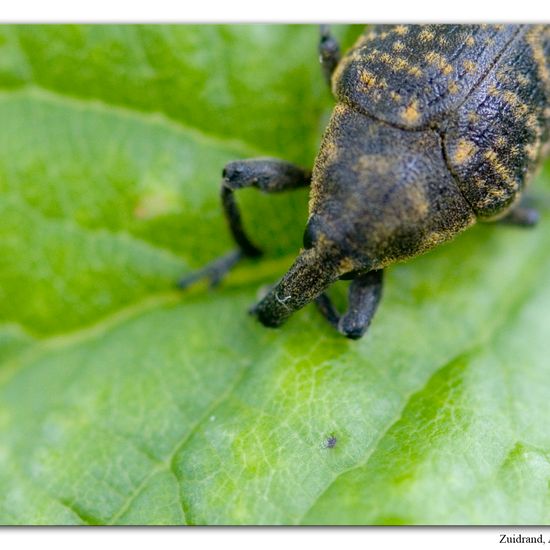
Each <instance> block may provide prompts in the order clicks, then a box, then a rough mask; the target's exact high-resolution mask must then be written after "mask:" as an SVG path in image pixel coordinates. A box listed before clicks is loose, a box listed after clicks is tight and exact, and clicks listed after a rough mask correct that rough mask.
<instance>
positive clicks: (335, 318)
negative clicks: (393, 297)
mask: <svg viewBox="0 0 550 550" xmlns="http://www.w3.org/2000/svg"><path fill="white" fill-rule="evenodd" d="M382 274H383V271H382V270H381V269H379V270H376V271H369V272H368V273H365V274H364V275H360V276H358V277H356V278H355V279H354V280H353V281H352V282H351V285H350V287H349V293H348V301H349V303H348V310H347V311H346V313H345V314H344V315H342V316H341V317H340V316H339V315H338V312H337V311H336V309H335V308H334V306H333V305H332V303H331V301H330V298H329V297H328V296H327V295H326V294H324V293H323V294H321V295H320V296H319V297H318V298H317V299H316V300H315V303H316V304H317V308H318V309H319V311H320V312H321V313H322V314H323V316H324V317H325V318H326V319H327V320H328V322H329V323H330V324H331V325H332V326H333V327H334V328H336V329H337V330H338V331H339V332H341V333H342V334H343V335H344V336H347V337H348V338H351V339H353V340H356V339H358V338H361V336H363V334H365V331H366V330H367V328H368V327H369V325H370V322H371V321H372V318H373V317H374V314H375V313H376V309H377V307H378V304H379V302H380V298H381V296H382V280H383V277H382Z"/></svg>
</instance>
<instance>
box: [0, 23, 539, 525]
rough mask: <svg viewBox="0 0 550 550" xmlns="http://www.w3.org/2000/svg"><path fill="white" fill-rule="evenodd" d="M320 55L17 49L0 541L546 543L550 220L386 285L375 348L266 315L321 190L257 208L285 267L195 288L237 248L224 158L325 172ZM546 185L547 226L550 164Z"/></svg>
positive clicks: (166, 31) (2, 57) (459, 248)
mask: <svg viewBox="0 0 550 550" xmlns="http://www.w3.org/2000/svg"><path fill="white" fill-rule="evenodd" d="M337 31H338V33H339V35H340V36H341V37H342V38H343V39H344V43H346V44H349V43H350V42H351V41H352V40H353V37H354V36H355V35H357V32H358V31H357V29H356V28H353V27H352V28H348V27H341V28H339V29H337ZM316 40H317V29H316V28H315V27H309V26H259V25H252V26H225V27H224V26H179V27H178V26H25V27H17V26H3V27H0V120H1V121H2V124H1V125H0V214H1V215H0V523H4V524H10V523H16V524H81V523H84V524H179V523H187V524H298V523H305V524H311V523H313V524H331V523H344V524H346V523H357V524H378V523H382V524H395V523H407V524H427V523H428V524H461V523H465V524H478V523H484V524H487V523H502V524H522V523H534V524H545V523H548V521H550V517H549V516H550V512H549V510H550V506H549V504H550V502H549V493H548V485H549V482H550V433H549V432H548V430H547V428H546V424H547V418H548V417H549V416H550V384H549V383H548V378H549V376H548V375H549V374H550V367H549V364H548V356H549V353H548V352H549V351H550V350H549V344H548V337H547V333H548V327H549V326H550V313H549V312H550V284H549V281H550V257H549V256H548V254H547V251H548V250H549V248H550V215H549V214H548V213H547V212H546V210H543V216H542V221H541V223H540V225H539V226H538V227H537V228H536V229H534V230H531V231H522V230H518V229H514V228H510V227H502V226H496V225H493V226H489V225H486V226H479V227H476V228H474V229H472V230H470V231H469V232H467V233H465V234H463V235H461V236H460V237H458V238H457V239H456V240H455V241H454V242H453V243H450V244H447V245H445V246H442V247H440V248H439V249H437V250H435V251H433V252H431V253H430V254H427V255H425V256H423V257H420V258H417V259H415V260H413V261H410V262H408V263H407V264H402V265H398V266H394V267H393V268H391V269H390V270H389V272H388V276H387V279H386V287H385V296H384V300H383V302H382V305H381V307H380V310H379V313H378V314H377V317H376V319H375V322H374V323H373V325H372V327H371V329H370V332H369V334H368V335H367V337H366V338H364V339H363V340H360V341H357V342H353V341H348V340H346V339H344V338H343V337H341V336H339V335H337V334H335V333H334V332H333V331H332V330H331V328H330V327H328V326H327V325H326V323H325V322H324V321H323V320H322V319H321V318H320V317H319V315H318V314H317V312H316V311H315V310H314V308H313V307H307V308H305V309H304V310H303V311H301V312H299V313H298V314H296V315H295V316H293V318H292V319H291V320H290V321H289V322H288V323H287V324H286V325H285V326H284V327H283V328H282V329H280V330H278V331H271V330H267V329H264V328H263V327H261V326H260V325H259V324H257V323H256V322H255V321H254V320H253V319H251V318H249V316H247V315H246V310H247V308H248V307H249V306H250V305H251V304H252V303H254V301H255V300H256V299H257V294H258V291H259V289H260V288H261V287H262V286H263V285H265V284H269V283H272V282H273V281H275V280H276V279H277V278H278V277H280V276H281V275H282V274H283V273H284V271H285V270H286V269H287V267H288V266H289V264H290V263H291V261H292V257H293V255H294V254H295V253H296V251H297V250H298V248H299V246H300V241H301V234H302V231H303V227H304V223H305V220H306V217H307V193H306V192H302V191H300V192H297V193H295V194H290V195H281V196H272V197H266V196H262V195H260V194H258V193H255V192H254V191H251V192H248V191H244V192H243V193H242V194H241V196H239V198H238V200H239V202H240V204H241V205H242V208H243V212H244V217H245V223H246V225H247V226H248V227H250V228H253V231H251V232H252V233H253V235H254V237H255V241H256V242H258V243H261V245H262V246H263V247H264V249H265V250H266V258H265V259H263V260H261V261H259V262H252V261H250V262H248V263H243V264H242V266H239V267H238V268H237V269H236V270H235V271H234V272H233V273H232V274H231V275H230V276H229V277H228V279H227V280H226V281H225V282H224V284H223V285H222V287H220V288H219V289H217V290H215V291H210V292H209V291H207V290H206V289H205V288H204V287H202V286H199V287H197V288H196V289H192V290H190V291H188V292H186V293H180V292H178V291H176V290H175V289H174V283H175V281H176V280H177V278H178V277H179V276H180V275H182V274H184V273H186V272H189V271H191V270H192V269H194V268H196V267H198V266H201V265H203V264H204V263H205V262H207V261H209V260H211V259H213V258H215V257H216V256H218V255H220V254H222V253H224V252H225V251H227V250H229V249H230V248H231V246H232V243H231V240H230V238H229V236H228V234H227V230H226V227H225V223H224V220H223V217H222V214H221V211H220V208H219V204H218V202H219V198H218V186H219V179H220V171H221V168H222V167H223V165H224V164H225V163H226V162H228V161H230V160H234V159H236V158H246V157H250V156H258V155H261V156H265V155H269V156H278V157H281V158H285V159H288V160H291V161H294V162H298V163H300V164H302V165H304V166H309V165H311V164H312V162H313V159H314V156H315V153H316V148H317V146H318V143H319V139H320V135H321V133H322V129H323V126H324V124H325V123H326V120H327V116H328V113H329V112H330V108H331V106H332V104H333V102H332V99H331V97H330V95H329V93H328V92H327V90H326V87H325V85H324V83H323V81H322V77H321V74H320V71H319V67H318V65H317V62H316V57H317V53H316ZM535 189H536V190H537V193H538V195H539V200H540V202H541V203H542V204H543V206H544V204H545V201H546V204H547V203H548V192H550V173H549V172H548V170H547V171H546V172H544V173H542V174H541V175H540V176H539V177H538V179H537V181H536V183H535ZM334 293H335V295H336V297H337V299H339V300H342V298H343V296H344V293H345V285H344V284H339V285H337V288H336V289H335V290H334Z"/></svg>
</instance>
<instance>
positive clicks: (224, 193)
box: [178, 158, 311, 288]
mask: <svg viewBox="0 0 550 550" xmlns="http://www.w3.org/2000/svg"><path fill="white" fill-rule="evenodd" d="M222 178H223V179H222V182H221V192H220V194H221V201H222V206H223V210H224V213H225V217H226V220H227V223H228V225H229V230H230V231H231V234H232V236H233V239H234V240H235V242H236V244H237V246H238V248H237V250H234V251H232V252H230V253H229V254H227V255H225V256H222V257H221V258H219V259H218V260H215V261H213V262H211V263H210V264H208V265H206V266H205V267H204V268H202V269H200V270H198V271H196V272H195V273H191V274H190V275H187V276H185V277H183V278H182V279H181V280H180V281H179V283H178V286H179V287H180V288H186V287H188V286H189V285H190V284H192V283H194V282H195V281H198V280H200V279H209V281H210V286H216V285H217V284H218V283H219V282H220V281H221V279H222V278H223V276H224V275H225V274H226V273H227V272H228V271H229V270H230V269H231V268H232V267H233V266H234V265H235V264H236V263H237V262H238V261H239V260H241V259H242V258H257V257H259V256H261V254H262V252H261V250H260V249H259V248H258V247H257V246H256V245H255V244H254V243H253V242H252V241H251V240H250V238H249V237H248V235H247V234H246V231H245V230H244V227H243V223H242V218H241V213H240V210H239V207H238V205H237V203H236V201H235V191H236V190H238V189H243V188H245V187H256V188H257V189H260V191H263V192H264V193H278V192H281V191H289V190H292V189H298V188H300V187H306V186H308V185H309V184H310V182H311V171H310V170H304V169H302V168H300V167H298V166H295V165H294V164H291V163H289V162H285V161H282V160H278V159H272V158H259V159H248V160H239V161H235V162H230V163H229V164H227V165H226V166H225V168H224V169H223V173H222Z"/></svg>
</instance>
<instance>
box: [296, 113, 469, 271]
mask: <svg viewBox="0 0 550 550" xmlns="http://www.w3.org/2000/svg"><path fill="white" fill-rule="evenodd" d="M473 220H474V217H473V214H472V212H471V209H470V207H469V205H468V204H467V203H466V201H465V200H464V198H463V197H462V195H461V194H460V191H459V190H458V188H457V186H456V185H455V182H454V180H453V177H452V175H451V173H450V172H449V170H448V169H447V166H446V163H445V158H444V156H443V153H442V143H441V138H440V136H439V134H438V133H437V132H435V131H433V130H429V129H428V130H425V131H410V130H404V129H400V128H396V127H394V126H390V125H388V124H386V123H384V122H380V121H375V120H373V119H372V118H370V117H367V116H365V115H363V114H360V113H358V112H356V111H354V110H352V109H351V108H350V107H347V106H344V105H339V106H337V108H336V109H335V111H334V114H333V116H332V118H331V121H330V123H329V126H328V128H327V131H326V133H325V137H324V140H323V143H322V145H321V149H320V152H319V155H318V158H317V160H316V164H315V169H314V172H313V181H312V192H311V201H310V218H309V221H308V226H307V228H306V232H305V235H304V246H305V248H325V249H327V248H328V249H331V250H332V251H333V254H334V255H336V256H341V260H340V261H341V264H342V265H343V266H345V267H346V269H348V271H349V272H354V271H363V270H369V269H378V268H380V267H384V266H385V265H387V264H389V263H392V262H394V261H397V260H400V259H404V258H406V257H410V256H413V255H415V254H418V253H420V252H422V251H424V250H427V249H429V248H432V247H433V246H435V245H436V244H438V243H440V242H442V241H444V240H447V239H449V238H451V237H452V236H454V234H456V233H457V232H458V231H460V230H461V229H463V228H465V227H467V226H468V225H469V224H470V223H472V222H473Z"/></svg>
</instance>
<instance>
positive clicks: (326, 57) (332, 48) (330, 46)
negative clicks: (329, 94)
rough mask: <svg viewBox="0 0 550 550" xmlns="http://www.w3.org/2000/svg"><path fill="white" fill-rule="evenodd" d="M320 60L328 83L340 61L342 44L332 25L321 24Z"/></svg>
mask: <svg viewBox="0 0 550 550" xmlns="http://www.w3.org/2000/svg"><path fill="white" fill-rule="evenodd" d="M319 35H320V36H319V60H320V61H321V68H322V70H323V75H324V77H325V80H326V81H327V83H328V85H329V86H330V80H331V78H332V73H333V72H334V69H336V66H337V65H338V63H339V61H340V45H339V44H338V41H337V40H336V38H334V36H332V34H331V32H330V25H319Z"/></svg>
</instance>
